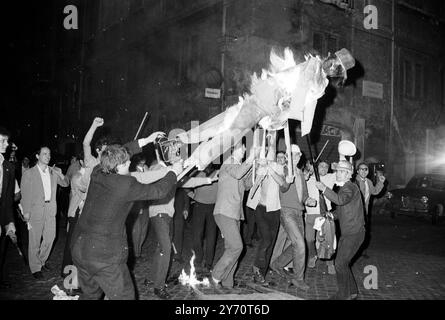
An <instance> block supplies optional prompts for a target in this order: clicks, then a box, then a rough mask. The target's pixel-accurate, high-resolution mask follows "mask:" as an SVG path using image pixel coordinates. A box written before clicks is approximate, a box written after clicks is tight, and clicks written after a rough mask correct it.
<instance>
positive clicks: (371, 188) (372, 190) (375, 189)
mask: <svg viewBox="0 0 445 320" xmlns="http://www.w3.org/2000/svg"><path fill="white" fill-rule="evenodd" d="M383 181H384V180H383ZM383 181H381V180H378V181H377V183H376V185H375V186H374V185H373V184H372V181H371V180H369V179H368V183H369V192H370V193H371V194H372V195H374V196H376V195H378V194H379V193H380V192H381V191H382V189H383V186H384V184H383Z"/></svg>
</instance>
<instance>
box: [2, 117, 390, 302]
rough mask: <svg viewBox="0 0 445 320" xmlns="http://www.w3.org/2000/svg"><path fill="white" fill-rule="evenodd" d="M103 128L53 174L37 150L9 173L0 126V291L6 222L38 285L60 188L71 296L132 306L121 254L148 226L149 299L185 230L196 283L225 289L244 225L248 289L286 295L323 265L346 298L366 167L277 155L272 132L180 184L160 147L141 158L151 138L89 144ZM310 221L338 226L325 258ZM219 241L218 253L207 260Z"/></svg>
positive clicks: (296, 152) (361, 242) (359, 245)
mask: <svg viewBox="0 0 445 320" xmlns="http://www.w3.org/2000/svg"><path fill="white" fill-rule="evenodd" d="M103 125H104V120H103V119H102V118H95V119H94V120H93V123H92V125H91V127H90V129H89V130H88V132H87V133H86V135H85V137H84V140H83V147H82V152H81V153H80V154H79V155H78V156H77V158H76V159H75V160H74V161H72V163H71V165H70V167H69V168H68V170H67V171H66V173H65V174H63V173H62V170H61V169H60V168H57V167H55V166H51V165H50V162H51V150H50V149H49V148H48V147H47V146H42V147H40V148H39V149H38V151H37V152H36V153H35V161H36V164H35V165H34V166H30V159H29V158H27V157H24V158H23V161H22V162H21V163H22V165H21V166H20V167H18V166H14V165H13V163H11V162H10V161H8V159H6V158H5V156H6V153H7V149H8V146H9V142H8V140H9V138H10V134H9V132H8V131H7V130H6V129H4V128H0V224H1V225H0V232H1V233H0V235H1V238H0V241H1V242H0V249H1V252H0V259H1V261H0V263H1V264H0V267H1V270H0V277H1V278H0V281H1V282H0V285H1V286H4V287H7V286H8V283H7V282H6V281H5V280H4V279H3V274H4V270H3V269H4V268H3V264H4V260H5V257H6V244H7V242H8V239H10V240H12V241H17V236H16V228H15V227H16V224H17V219H20V220H22V221H24V223H25V224H26V226H27V232H28V236H29V237H28V244H27V247H28V254H27V256H28V263H29V269H30V272H31V273H32V276H33V277H34V278H36V279H44V278H45V272H47V271H49V270H51V269H53V268H54V267H53V266H51V265H50V264H49V263H48V258H49V255H50V253H51V249H52V247H53V243H54V239H55V235H56V215H57V205H58V203H57V202H58V199H57V197H56V196H57V186H60V187H62V188H66V187H70V196H69V203H68V206H67V210H66V211H67V213H66V215H67V218H68V224H67V227H66V243H65V250H64V253H63V258H62V268H61V276H62V277H64V276H66V273H65V268H66V266H71V265H74V266H75V268H76V269H77V276H78V283H79V288H78V290H77V291H76V292H77V293H80V297H81V299H101V298H103V297H104V296H105V297H106V298H107V299H135V288H134V284H133V280H132V277H131V272H130V269H129V267H128V257H129V256H132V257H134V259H136V260H137V259H138V258H139V257H140V256H141V255H142V252H143V244H144V241H146V238H147V233H148V230H149V225H150V226H151V227H150V230H152V231H153V232H154V235H155V237H154V239H155V241H156V242H157V244H156V252H155V254H154V255H153V256H152V257H151V262H152V264H153V267H152V269H151V270H152V275H151V277H152V284H153V288H154V293H155V295H157V296H158V297H159V298H161V299H169V298H170V294H169V292H168V290H167V286H166V280H167V278H168V275H169V267H170V265H171V263H172V261H176V262H178V263H180V264H183V263H184V257H186V256H187V255H186V254H185V253H184V250H183V247H185V246H184V245H183V242H184V229H185V223H188V224H189V226H190V228H191V230H192V237H191V240H192V243H191V245H190V246H189V247H191V249H192V250H193V254H194V255H195V257H196V258H195V260H194V261H195V267H196V270H197V272H198V273H200V274H202V275H207V276H208V277H209V278H210V284H211V285H212V286H214V287H219V288H225V289H227V290H229V291H230V290H231V289H233V288H234V286H235V284H236V280H235V278H236V277H235V275H236V270H237V265H238V263H239V261H240V256H241V254H242V252H243V249H244V248H245V247H246V246H247V247H252V246H253V239H252V238H253V237H254V234H255V231H254V230H255V229H254V227H255V225H256V229H257V230H256V239H257V243H256V251H255V259H254V262H253V265H252V279H253V281H255V282H256V283H258V284H259V285H262V286H269V285H270V283H269V280H268V277H269V275H270V274H271V272H273V273H276V274H278V275H279V276H280V277H283V278H285V279H287V280H288V281H289V282H290V283H292V284H293V285H294V286H295V287H296V288H297V289H299V290H308V289H309V288H310V287H309V285H308V284H307V283H306V282H305V271H306V268H314V267H315V266H316V263H317V261H318V260H322V259H323V260H325V261H326V262H325V263H326V265H327V269H328V273H329V274H331V275H336V278H337V284H338V292H337V293H336V294H335V295H334V296H333V297H332V299H355V298H357V295H358V294H359V291H358V288H357V285H356V283H355V280H354V276H353V274H352V271H351V269H350V265H351V260H352V259H353V257H354V256H355V255H356V254H357V253H358V252H359V251H360V249H361V251H362V252H364V250H365V249H366V246H367V245H368V244H369V230H370V229H369V219H368V217H369V215H370V213H369V205H370V199H371V196H372V195H376V194H378V193H380V192H381V190H382V188H383V186H384V182H385V177H384V176H383V175H380V176H379V179H378V181H377V183H376V185H374V184H373V183H372V182H371V180H370V179H369V178H367V175H368V165H367V164H366V163H360V164H359V165H358V166H357V170H356V171H355V170H354V168H353V165H352V163H351V162H350V161H347V160H340V161H339V162H337V163H333V164H332V165H331V164H329V163H328V162H327V161H323V160H322V161H319V162H318V163H316V164H315V165H316V166H317V167H316V168H314V167H313V166H312V165H311V163H309V162H307V163H302V162H303V161H302V160H301V158H302V152H301V150H300V148H299V146H298V145H296V144H292V145H291V147H290V152H289V150H277V149H276V145H277V144H276V134H271V135H269V139H268V142H267V147H266V148H265V149H264V150H263V154H261V150H260V149H259V148H252V149H251V150H249V154H248V155H247V157H246V151H247V150H246V146H245V145H244V144H243V143H242V142H240V143H238V144H237V145H235V146H233V147H232V150H231V156H230V157H229V158H228V159H227V160H225V161H224V162H223V163H222V165H220V166H219V167H218V166H216V165H214V164H210V165H209V166H208V167H206V168H205V169H204V170H202V171H199V172H198V173H197V174H196V175H194V176H193V177H185V178H184V177H182V175H181V173H182V171H183V170H184V169H183V163H182V160H181V159H180V156H177V157H176V158H175V157H174V156H173V157H170V158H169V159H167V160H166V159H165V158H164V157H163V156H162V150H159V149H156V148H153V149H152V150H155V152H153V155H152V156H151V155H150V156H149V155H147V154H148V153H147V152H142V151H143V149H144V147H146V146H147V145H149V144H152V143H156V141H157V139H159V137H162V136H163V135H164V134H163V133H162V132H154V133H152V134H151V135H149V136H148V137H146V138H142V139H139V140H135V141H131V142H129V143H127V144H125V145H120V144H113V143H110V142H109V141H107V140H105V139H99V140H97V142H96V144H95V145H94V148H92V141H93V137H94V135H95V132H96V130H97V129H98V128H99V127H101V126H103ZM144 150H146V149H144ZM288 153H289V154H291V157H292V161H291V162H288V161H287V154H288ZM9 160H11V158H10V159H9ZM33 160H34V159H33ZM288 163H292V167H289V166H288ZM314 169H315V170H314ZM317 169H318V170H317ZM331 170H333V171H334V172H330V171H331ZM354 171H355V172H354ZM15 209H17V210H16V212H18V214H17V215H16V214H15ZM244 213H246V215H245V214H244ZM245 217H246V218H247V223H245V222H246V221H245V220H246V219H245ZM320 219H325V220H328V219H336V220H338V223H339V224H338V229H339V230H337V231H339V232H338V234H340V237H339V239H338V241H337V245H336V252H335V254H334V255H332V257H329V258H328V259H325V258H326V256H325V255H324V254H319V251H320V246H316V242H317V225H318V224H319V222H320V221H322V220H320ZM186 221H188V222H186ZM243 230H244V232H243ZM219 234H220V235H221V238H222V240H223V242H224V252H223V254H222V255H221V256H220V257H219V259H215V258H216V257H215V247H216V243H217V239H218V237H219ZM334 238H335V237H334ZM365 239H367V240H368V241H365ZM334 247H335V245H334ZM362 254H364V255H366V252H365V253H362Z"/></svg>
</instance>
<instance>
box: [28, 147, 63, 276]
mask: <svg viewBox="0 0 445 320" xmlns="http://www.w3.org/2000/svg"><path fill="white" fill-rule="evenodd" d="M36 158H37V164H36V165H35V166H34V167H32V168H31V169H29V170H27V171H25V172H24V174H23V176H22V182H21V188H22V199H21V205H22V207H23V216H24V218H25V220H27V221H28V223H29V227H28V229H29V245H28V259H29V268H30V269H31V272H32V274H33V276H34V277H35V278H36V279H43V274H42V272H41V270H42V269H43V270H44V271H49V269H50V267H49V265H48V264H47V263H46V261H47V259H48V257H49V254H50V251H51V248H52V245H53V241H54V238H55V236H56V213H57V203H56V191H57V185H60V186H62V187H67V186H68V184H69V183H68V179H66V177H65V176H64V175H63V174H62V170H61V169H60V168H56V167H52V168H50V167H49V166H48V164H49V162H50V160H51V151H50V149H49V148H47V147H41V148H40V149H39V151H38V153H37V155H36Z"/></svg>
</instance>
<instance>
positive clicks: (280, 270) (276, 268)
mask: <svg viewBox="0 0 445 320" xmlns="http://www.w3.org/2000/svg"><path fill="white" fill-rule="evenodd" d="M270 268H271V269H272V270H273V271H274V272H275V273H278V274H279V275H280V276H281V277H283V278H286V279H288V278H289V275H288V274H287V273H286V271H285V270H284V269H283V268H281V267H279V266H278V265H277V263H276V262H275V261H274V262H272V263H271V264H270Z"/></svg>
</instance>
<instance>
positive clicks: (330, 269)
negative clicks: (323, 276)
mask: <svg viewBox="0 0 445 320" xmlns="http://www.w3.org/2000/svg"><path fill="white" fill-rule="evenodd" d="M328 273H329V274H336V273H337V272H336V271H335V266H334V265H333V264H330V265H328Z"/></svg>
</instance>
